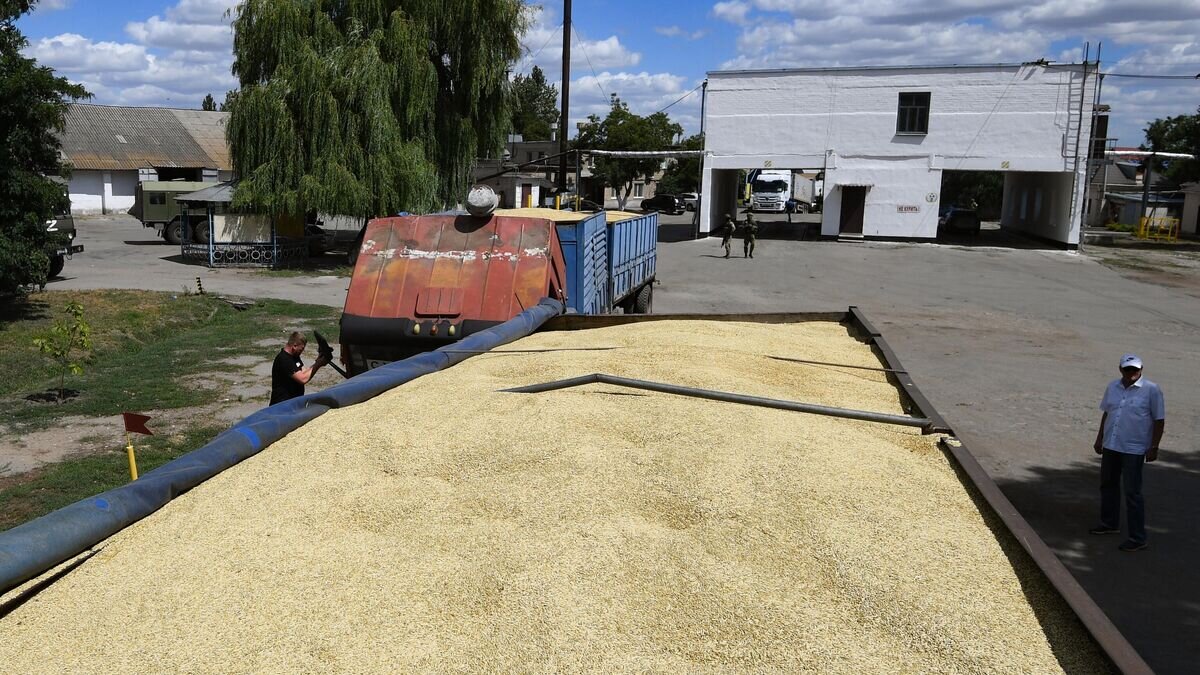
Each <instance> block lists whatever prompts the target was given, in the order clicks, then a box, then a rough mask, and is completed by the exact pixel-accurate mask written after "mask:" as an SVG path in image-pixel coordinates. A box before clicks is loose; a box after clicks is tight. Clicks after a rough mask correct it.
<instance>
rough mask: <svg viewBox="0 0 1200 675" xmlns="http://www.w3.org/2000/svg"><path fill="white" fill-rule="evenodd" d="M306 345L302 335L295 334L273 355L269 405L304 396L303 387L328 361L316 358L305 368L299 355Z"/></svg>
mask: <svg viewBox="0 0 1200 675" xmlns="http://www.w3.org/2000/svg"><path fill="white" fill-rule="evenodd" d="M307 345H308V339H307V338H305V337H304V334H303V333H300V332H295V333H292V334H291V336H290V337H288V341H287V344H286V345H284V346H283V349H281V350H279V353H278V354H276V355H275V363H273V364H272V365H271V405H275V404H276V403H280V402H282V401H286V400H288V399H292V398H296V397H297V396H303V395H304V385H305V384H307V383H308V381H309V380H311V379H312V378H313V375H316V374H317V371H318V370H320V369H321V366H324V365H325V364H326V363H329V361H327V360H325V359H324V358H322V357H320V356H318V357H317V360H316V361H313V364H312V366H310V367H308V368H305V367H304V362H303V361H301V360H300V354H302V353H303V352H304V348H305V347H306V346H307Z"/></svg>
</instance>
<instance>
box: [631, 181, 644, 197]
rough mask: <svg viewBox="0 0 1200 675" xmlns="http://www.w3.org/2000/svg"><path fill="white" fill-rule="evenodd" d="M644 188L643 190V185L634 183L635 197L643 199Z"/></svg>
mask: <svg viewBox="0 0 1200 675" xmlns="http://www.w3.org/2000/svg"><path fill="white" fill-rule="evenodd" d="M642 188H643V186H642V184H641V183H634V184H633V196H634V197H641V196H642Z"/></svg>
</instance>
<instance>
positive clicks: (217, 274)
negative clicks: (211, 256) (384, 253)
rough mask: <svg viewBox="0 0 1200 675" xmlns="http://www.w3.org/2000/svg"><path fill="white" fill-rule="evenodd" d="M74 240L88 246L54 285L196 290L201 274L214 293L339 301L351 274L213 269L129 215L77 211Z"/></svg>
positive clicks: (336, 303)
mask: <svg viewBox="0 0 1200 675" xmlns="http://www.w3.org/2000/svg"><path fill="white" fill-rule="evenodd" d="M75 226H76V229H77V231H78V235H77V237H76V240H75V243H77V244H83V246H84V252H83V253H80V254H78V255H76V256H75V257H73V258H71V259H70V260H68V261H67V264H66V267H64V268H63V272H62V275H61V276H60V277H59V278H57V279H51V280H50V282H49V283H48V284H46V288H47V289H50V290H71V289H95V288H137V289H142V290H147V291H169V292H175V293H182V292H183V291H184V289H185V288H186V289H188V290H189V291H191V292H195V290H196V277H200V279H201V281H202V283H203V284H204V290H205V291H206V292H208V293H213V294H223V293H225V294H230V295H240V296H245V297H250V298H258V297H265V298H276V299H279V300H292V301H294V302H306V303H310V304H317V305H329V306H331V307H341V306H342V305H343V304H344V303H345V301H346V288H347V287H348V286H349V285H350V279H349V278H345V277H334V276H312V277H307V276H302V277H278V276H270V275H264V274H261V273H259V272H257V271H254V270H244V269H230V268H225V269H211V268H209V267H206V266H204V265H198V264H192V263H188V262H184V261H183V260H182V259H181V258H180V256H179V247H178V246H171V245H169V244H167V243H165V242H164V241H163V240H162V239H161V238H160V237H157V236H155V234H154V230H153V229H152V228H144V227H142V225H141V223H140V222H138V221H137V220H135V219H134V218H132V217H130V216H124V215H113V216H79V217H76V218H75Z"/></svg>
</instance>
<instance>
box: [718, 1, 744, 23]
mask: <svg viewBox="0 0 1200 675" xmlns="http://www.w3.org/2000/svg"><path fill="white" fill-rule="evenodd" d="M712 11H713V16H715V17H717V18H718V19H721V20H722V21H728V22H729V23H736V24H739V25H740V24H744V23H746V15H747V14H748V13H749V12H750V5H749V4H748V3H745V2H741V0H731V1H730V2H718V3H717V4H715V5H713V9H712Z"/></svg>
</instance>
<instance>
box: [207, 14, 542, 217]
mask: <svg viewBox="0 0 1200 675" xmlns="http://www.w3.org/2000/svg"><path fill="white" fill-rule="evenodd" d="M234 12H235V16H234V19H233V30H234V36H233V55H234V63H233V72H234V74H235V75H236V76H237V77H238V80H239V83H240V85H241V86H240V89H239V91H238V94H237V102H236V104H235V105H234V106H233V109H232V111H231V115H230V119H229V124H228V127H227V129H226V136H227V138H228V140H229V147H230V152H231V155H232V158H233V165H234V169H235V170H236V171H237V173H238V175H239V176H240V177H241V181H240V183H239V185H238V188H237V190H236V192H235V195H234V204H235V206H237V207H252V208H257V209H261V210H264V211H266V212H269V213H274V214H282V213H289V214H298V213H304V212H306V211H310V210H317V211H324V212H327V213H342V214H347V215H377V214H381V213H394V212H396V211H398V210H401V209H404V210H409V211H426V210H429V209H430V208H431V207H434V206H436V205H445V204H453V203H456V202H458V201H459V200H460V199H462V197H463V195H464V193H465V191H466V188H467V186H468V185H469V183H470V178H471V173H470V172H471V168H472V166H473V164H474V162H475V158H476V157H479V156H481V155H484V154H489V153H492V154H494V153H497V152H499V150H500V149H501V148H502V147H503V144H504V140H505V134H506V133H507V132H508V129H509V125H510V123H511V117H510V112H509V105H508V104H509V91H508V87H509V83H508V73H509V70H510V68H511V66H512V64H513V63H514V62H515V61H516V59H517V57H519V56H520V49H521V46H520V41H519V37H520V35H521V34H522V32H523V31H524V30H525V28H526V26H527V25H528V17H529V15H528V12H527V10H526V8H525V5H524V4H523V3H522V2H521V0H354V1H352V2H350V1H347V0H245V1H244V2H241V3H239V4H238V6H237V9H236V10H234Z"/></svg>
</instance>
